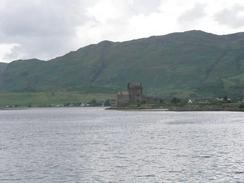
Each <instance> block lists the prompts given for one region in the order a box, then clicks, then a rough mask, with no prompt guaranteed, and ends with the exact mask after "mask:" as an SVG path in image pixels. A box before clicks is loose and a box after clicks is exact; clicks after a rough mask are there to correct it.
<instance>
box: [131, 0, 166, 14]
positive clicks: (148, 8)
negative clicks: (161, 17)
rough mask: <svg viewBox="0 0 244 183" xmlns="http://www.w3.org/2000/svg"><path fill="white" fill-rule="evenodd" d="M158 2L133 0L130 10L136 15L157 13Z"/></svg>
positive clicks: (155, 0) (158, 0) (157, 0)
mask: <svg viewBox="0 0 244 183" xmlns="http://www.w3.org/2000/svg"><path fill="white" fill-rule="evenodd" d="M160 3H161V1H160V0H133V3H132V6H131V9H132V11H133V12H134V13H136V14H150V13H152V12H155V11H157V9H158V7H159V6H160Z"/></svg>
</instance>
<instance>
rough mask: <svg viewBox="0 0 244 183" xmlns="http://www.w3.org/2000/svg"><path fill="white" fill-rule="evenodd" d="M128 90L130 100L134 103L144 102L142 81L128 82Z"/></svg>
mask: <svg viewBox="0 0 244 183" xmlns="http://www.w3.org/2000/svg"><path fill="white" fill-rule="evenodd" d="M127 90H128V93H129V100H130V102H132V103H138V102H142V100H143V87H142V84H141V83H128V85H127Z"/></svg>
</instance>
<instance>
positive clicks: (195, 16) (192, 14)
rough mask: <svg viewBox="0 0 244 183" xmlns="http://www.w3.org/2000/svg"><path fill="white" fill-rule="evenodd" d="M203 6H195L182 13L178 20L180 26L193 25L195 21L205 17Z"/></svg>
mask: <svg viewBox="0 0 244 183" xmlns="http://www.w3.org/2000/svg"><path fill="white" fill-rule="evenodd" d="M205 7H206V5H205V4H200V3H198V4H195V6H194V7H193V8H192V9H190V10H188V11H186V12H184V13H183V14H182V15H181V16H180V17H179V19H178V21H179V22H180V23H181V24H182V25H189V24H191V23H194V22H195V21H197V20H199V19H201V18H203V17H204V16H205V15H206V12H205Z"/></svg>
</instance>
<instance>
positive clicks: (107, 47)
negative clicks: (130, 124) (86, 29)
mask: <svg viewBox="0 0 244 183" xmlns="http://www.w3.org/2000/svg"><path fill="white" fill-rule="evenodd" d="M0 67H1V65H0ZM1 73H2V74H1ZM0 74H1V79H0V90H2V91H50V90H51V91H57V90H58V91H69V90H70V91H86V92H89V91H92V92H104V93H106V92H109V91H110V92H111V91H114V92H115V91H118V90H120V89H122V88H124V87H125V86H126V84H127V83H128V82H133V81H140V82H142V83H143V85H144V88H145V92H146V93H147V94H151V95H157V96H196V97H201V96H204V97H212V96H223V95H230V96H242V95H243V91H244V33H237V34H231V35H223V36H219V35H214V34H209V33H205V32H202V31H188V32H182V33H173V34H168V35H165V36H154V37H150V38H145V39H138V40H132V41H126V42H110V41H103V42H101V43H99V44H94V45H90V46H87V47H84V48H81V49H79V50H77V51H74V52H70V53H68V54H66V55H64V56H62V57H58V58H55V59H52V60H49V61H47V62H44V61H41V60H37V59H32V60H18V61H14V62H12V63H10V64H8V65H7V67H6V68H5V69H2V71H1V69H0Z"/></svg>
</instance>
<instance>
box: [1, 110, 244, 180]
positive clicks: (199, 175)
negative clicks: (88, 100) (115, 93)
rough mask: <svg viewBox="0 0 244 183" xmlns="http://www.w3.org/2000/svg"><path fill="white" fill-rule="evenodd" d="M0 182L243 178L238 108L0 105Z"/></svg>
mask: <svg viewBox="0 0 244 183" xmlns="http://www.w3.org/2000/svg"><path fill="white" fill-rule="evenodd" d="M0 182H1V183H12V182H13V183H22V182H28V183H44V182H45V183H53V182H72V183H73V182H139V183H141V182H147V183H148V182H194V183H195V182H204V183H205V182H228V183H231V182H233V183H234V182H244V113H233V112H232V113H231V112H182V113H181V112H135V111H134V112H121V111H105V110H103V109H101V108H65V109H64V108H60V109H53V108H52V109H29V110H19V111H18V110H16V111H14V110H13V111H0Z"/></svg>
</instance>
